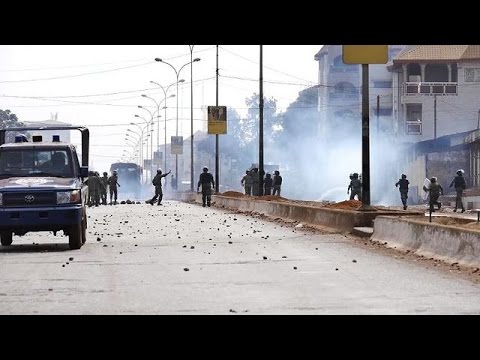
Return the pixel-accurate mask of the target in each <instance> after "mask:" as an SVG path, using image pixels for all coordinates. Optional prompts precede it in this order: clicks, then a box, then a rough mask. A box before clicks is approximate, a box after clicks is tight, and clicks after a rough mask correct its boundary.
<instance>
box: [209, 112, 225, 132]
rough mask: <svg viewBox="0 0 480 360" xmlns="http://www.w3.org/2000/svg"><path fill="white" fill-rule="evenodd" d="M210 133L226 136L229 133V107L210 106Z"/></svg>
mask: <svg viewBox="0 0 480 360" xmlns="http://www.w3.org/2000/svg"><path fill="white" fill-rule="evenodd" d="M208 133H209V134H226V133H227V107H226V106H209V107H208Z"/></svg>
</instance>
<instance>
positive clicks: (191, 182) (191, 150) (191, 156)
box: [188, 45, 195, 192]
mask: <svg viewBox="0 0 480 360" xmlns="http://www.w3.org/2000/svg"><path fill="white" fill-rule="evenodd" d="M188 46H189V47H190V191H191V192H193V191H194V190H193V182H194V176H193V47H194V46H195V45H188Z"/></svg>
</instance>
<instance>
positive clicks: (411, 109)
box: [407, 104, 422, 122]
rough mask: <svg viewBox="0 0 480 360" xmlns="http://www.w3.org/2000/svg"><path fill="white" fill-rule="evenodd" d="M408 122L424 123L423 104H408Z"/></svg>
mask: <svg viewBox="0 0 480 360" xmlns="http://www.w3.org/2000/svg"><path fill="white" fill-rule="evenodd" d="M407 121H419V122H421V121H422V104H407Z"/></svg>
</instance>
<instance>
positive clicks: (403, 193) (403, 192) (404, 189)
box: [395, 174, 410, 210]
mask: <svg viewBox="0 0 480 360" xmlns="http://www.w3.org/2000/svg"><path fill="white" fill-rule="evenodd" d="M408 184H410V182H409V181H408V180H407V175H405V174H402V178H401V179H399V180H398V181H397V183H396V184H395V186H396V187H398V186H400V188H399V189H400V199H402V204H403V210H407V199H408Z"/></svg>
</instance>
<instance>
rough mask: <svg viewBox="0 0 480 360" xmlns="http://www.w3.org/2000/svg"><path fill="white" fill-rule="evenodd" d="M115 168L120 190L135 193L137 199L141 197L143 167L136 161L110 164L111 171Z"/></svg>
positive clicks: (124, 192) (125, 192)
mask: <svg viewBox="0 0 480 360" xmlns="http://www.w3.org/2000/svg"><path fill="white" fill-rule="evenodd" d="M114 170H116V171H117V173H118V183H119V184H120V189H119V192H120V193H122V194H128V193H129V194H133V196H134V197H135V199H140V193H141V189H142V182H141V176H142V167H141V166H140V165H138V164H135V163H124V162H117V163H113V164H112V165H111V166H110V173H113V171H114Z"/></svg>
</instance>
